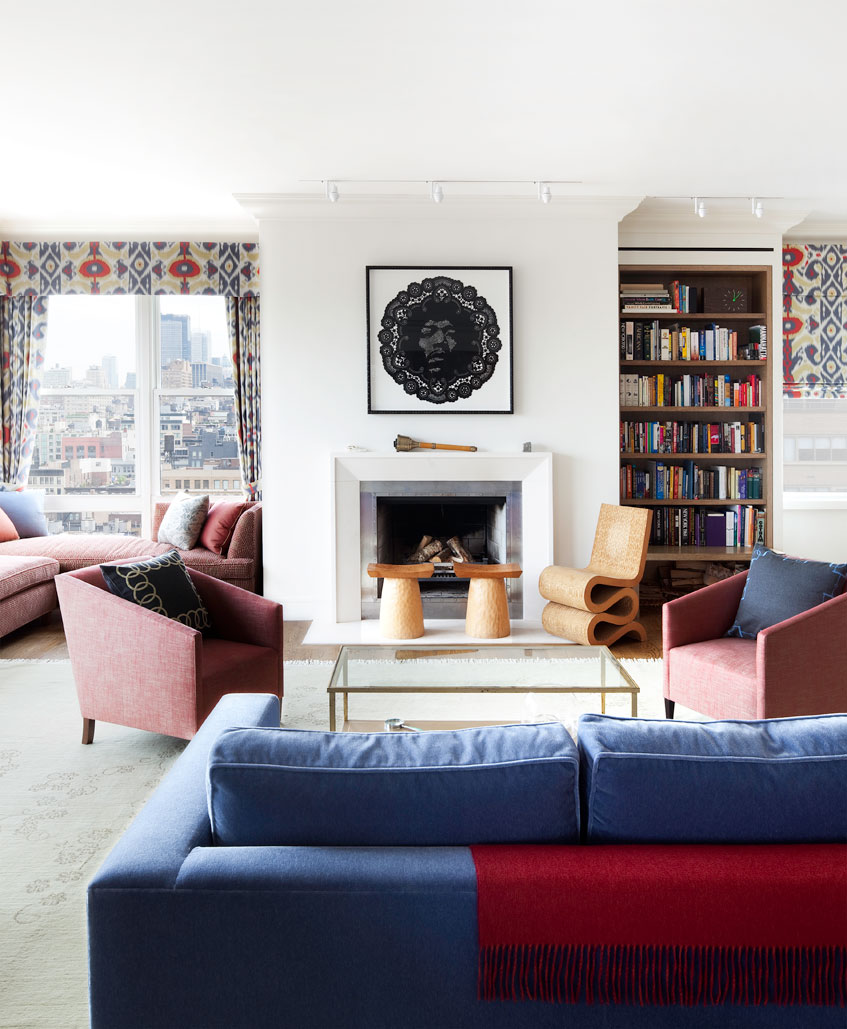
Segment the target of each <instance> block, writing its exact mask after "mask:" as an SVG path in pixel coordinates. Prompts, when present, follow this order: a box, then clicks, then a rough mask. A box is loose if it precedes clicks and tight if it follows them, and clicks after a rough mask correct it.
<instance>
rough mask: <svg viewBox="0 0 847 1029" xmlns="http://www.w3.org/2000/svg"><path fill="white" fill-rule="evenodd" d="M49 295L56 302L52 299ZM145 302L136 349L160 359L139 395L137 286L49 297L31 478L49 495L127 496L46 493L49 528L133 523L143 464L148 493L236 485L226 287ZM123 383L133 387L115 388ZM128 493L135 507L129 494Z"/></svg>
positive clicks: (230, 489)
mask: <svg viewBox="0 0 847 1029" xmlns="http://www.w3.org/2000/svg"><path fill="white" fill-rule="evenodd" d="M54 300H59V301H62V303H59V304H56V305H55V307H54V303H53V301H54ZM64 301H71V303H64ZM78 301H88V302H89V303H78ZM92 301H93V303H91V302H92ZM111 301H120V302H121V303H111ZM165 301H169V303H165ZM171 301H172V302H171ZM209 301H211V303H209ZM216 301H220V303H216ZM149 310H151V313H152V315H153V321H152V323H151V325H152V329H153V332H149V330H148V333H149V335H150V339H149V340H147V341H145V340H140V351H139V352H140V353H141V354H142V355H145V354H149V353H151V351H152V352H157V357H158V359H157V361H156V365H157V366H158V370H157V373H156V379H157V382H156V383H155V385H154V391H153V394H152V395H151V396H144V395H143V393H142V392H141V391H139V390H138V389H137V383H138V376H137V367H136V349H137V347H136V322H135V319H136V305H135V303H134V300H133V298H128V297H58V298H52V299H51V301H50V309H49V314H48V341H47V347H46V354H47V359H46V369H45V372H44V375H43V389H42V397H41V405H40V411H39V420H38V426H37V430H36V440H35V448H34V451H35V452H34V457H33V465H32V470H31V474H30V485H31V486H32V487H35V488H40V489H43V490H44V491H45V493H46V494H47V495H48V496H51V497H57V496H61V495H68V496H70V495H74V496H80V495H83V496H84V495H90V496H92V497H95V496H97V497H104V496H112V497H118V496H120V497H124V498H127V499H126V500H124V501H123V502H121V503H120V505H119V506H120V510H112V511H106V510H96V508H97V507H102V506H103V504H102V501H101V502H99V503H98V504H95V505H94V508H95V509H94V510H92V511H90V512H89V511H84V512H80V511H61V510H56V508H57V507H60V506H61V505H60V502H58V501H51V502H50V503H48V504H47V505H46V507H47V509H48V510H47V511H46V513H47V518H48V524H49V529H50V531H51V532H61V531H66V532H67V531H89V532H91V531H95V532H133V533H135V534H139V533H140V531H141V511H140V507H141V503H140V495H141V493H142V492H144V490H143V483H142V482H141V481H140V479H139V476H141V477H142V478H145V477H146V476H150V477H151V478H152V481H151V487H152V492H153V494H154V495H157V494H161V495H168V494H173V493H175V492H178V491H180V490H189V491H191V492H208V493H210V494H216V495H224V496H226V495H233V494H236V495H240V494H241V492H242V490H241V475H240V470H239V459H238V442H237V433H236V415H235V401H234V393H233V387H234V383H233V378H232V366H231V361H230V358H229V350H228V342H227V333H226V313H225V307H224V304H223V301H222V298H207V297H162V298H160V302H159V303H151V304H150V309H149ZM89 315H91V317H89ZM142 324H143V323H142ZM142 359H143V358H142ZM124 389H131V390H133V392H131V393H128V392H120V391H121V390H124ZM193 390H196V391H198V392H194V393H192V392H191V391H193ZM101 391H105V392H101ZM173 391H176V392H173ZM182 391H185V392H182ZM157 412H158V414H157ZM156 417H158V425H157V427H156V428H157V431H156V438H157V446H156V448H155V450H154V452H153V453H152V454H150V456H149V458H148V457H147V456H146V455H147V454H148V453H149V448H148V449H145V446H144V445H141V446H140V445H139V444H140V443H141V444H146V440H147V439H149V429H148V428H147V427H146V426H147V425H149V420H150V419H151V418H156ZM145 423H146V424H145ZM151 459H152V464H153V467H152V468H148V467H146V466H147V465H149V464H150V463H151ZM142 465H143V466H145V467H142ZM134 496H138V497H139V503H138V510H137V511H136V510H132V509H131V508H134V507H135V505H134V504H132V503H131V501H129V498H131V497H134ZM128 502H129V504H128Z"/></svg>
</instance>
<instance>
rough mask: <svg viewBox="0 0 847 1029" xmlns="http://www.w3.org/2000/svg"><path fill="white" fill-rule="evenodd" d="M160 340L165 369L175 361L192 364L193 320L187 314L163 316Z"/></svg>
mask: <svg viewBox="0 0 847 1029" xmlns="http://www.w3.org/2000/svg"><path fill="white" fill-rule="evenodd" d="M159 338H160V346H161V348H162V367H163V368H167V367H168V365H169V364H171V362H173V361H188V362H189V363H190V362H191V319H190V318H189V317H188V315H187V314H163V315H162V317H161V319H160V321H159Z"/></svg>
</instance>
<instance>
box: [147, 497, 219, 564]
mask: <svg viewBox="0 0 847 1029" xmlns="http://www.w3.org/2000/svg"><path fill="white" fill-rule="evenodd" d="M208 513H209V494H208V493H203V494H202V495H201V496H193V495H192V494H190V493H187V492H186V491H185V490H183V491H182V493H177V495H176V496H175V497H174V499H173V500H172V501H171V502H170V505H169V507H168V509H167V511H166V512H165V515H164V517H163V518H162V521H161V522H160V523H159V528H158V530H157V533H156V537H157V540H158V542H159V543H170V544H171V546H174V547H177V548H178V549H179V550H191V548H192V547H193V546H194V545H195V544H196V543H197V538H198V537H199V535H200V530H201V529H202V528H203V523H204V522H205V521H206V515H207V514H208Z"/></svg>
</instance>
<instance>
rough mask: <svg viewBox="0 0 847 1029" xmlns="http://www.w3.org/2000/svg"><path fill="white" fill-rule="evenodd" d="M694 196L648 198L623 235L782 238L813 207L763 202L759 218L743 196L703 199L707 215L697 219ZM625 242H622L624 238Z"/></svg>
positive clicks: (626, 220) (623, 228)
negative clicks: (761, 213)
mask: <svg viewBox="0 0 847 1029" xmlns="http://www.w3.org/2000/svg"><path fill="white" fill-rule="evenodd" d="M692 199H693V198H691V197H647V198H645V200H644V201H643V203H642V204H641V205H640V206H639V207H638V209H637V210H635V211H633V212H632V213H631V214H629V215H627V217H626V218H624V220H623V221H622V223H621V236H622V237H623V236H627V237H629V236H631V235H635V234H637V235H638V236H639V237H641V236H646V235H651V234H657V235H661V236H664V237H667V236H668V235H677V234H678V235H683V236H685V237H687V238H691V237H695V238H697V239H699V240H702V242H703V243H704V245H706V244H708V243H710V242H711V239H710V238H711V237H715V236H720V237H726V236H735V235H738V236H742V237H744V239H745V240H749V241H751V242H752V241H755V240H756V239H757V238H763V237H771V236H773V235H775V234H776V235H780V236H781V235H782V234H783V233H784V232H786V230H788V229H789V228H790V227H791V226H793V225H796V224H797V222H798V221H801V220H802V219H803V218H805V217H806V215H807V214H808V213H809V211H810V210H811V209H812V205H811V203H809V202H804V201H796V200H791V201H787V200H777V199H770V200H769V199H763V201H762V203H763V205H764V213H763V215H762V217H761V218H756V217H755V216H754V215H753V214H752V212H751V210H750V201H749V199H747V198H744V197H704V198H703V200H704V201H705V204H706V215H705V217H703V218H699V217H697V215H696V214H695V213H694V210H693V206H692ZM622 242H623V239H622Z"/></svg>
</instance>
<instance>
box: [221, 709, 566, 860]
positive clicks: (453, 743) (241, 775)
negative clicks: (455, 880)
mask: <svg viewBox="0 0 847 1029" xmlns="http://www.w3.org/2000/svg"><path fill="white" fill-rule="evenodd" d="M577 776H578V757H577V752H576V746H575V745H574V743H573V740H572V739H571V737H570V736H569V735H568V733H567V730H566V729H565V728H564V726H563V725H562V724H561V723H560V722H543V723H538V724H532V725H506V726H486V727H483V728H476V729H458V730H451V731H445V732H422V733H414V732H385V733H333V732H312V731H309V730H302V729H230V730H228V731H226V732H224V733H223V734H222V735H221V736H220V737H219V738H218V740H217V742H216V743H215V745H214V746H213V747H212V750H211V753H210V755H209V764H208V777H207V793H208V801H209V815H210V818H211V823H212V834H213V837H214V840H215V842H216V843H217V844H220V845H224V846H465V845H470V844H474V843H522V842H527V843H529V842H533V843H547V842H559V843H563V842H572V841H575V840H577V839H578V838H579V822H578V785H577Z"/></svg>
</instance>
